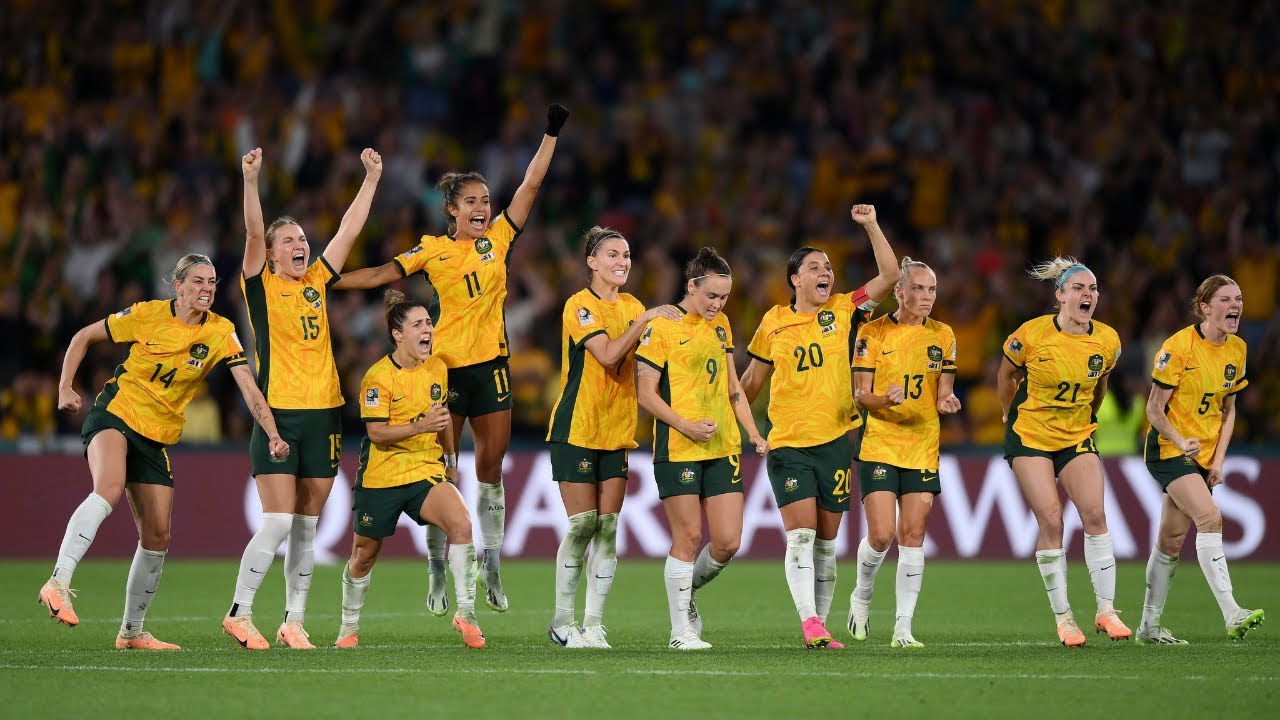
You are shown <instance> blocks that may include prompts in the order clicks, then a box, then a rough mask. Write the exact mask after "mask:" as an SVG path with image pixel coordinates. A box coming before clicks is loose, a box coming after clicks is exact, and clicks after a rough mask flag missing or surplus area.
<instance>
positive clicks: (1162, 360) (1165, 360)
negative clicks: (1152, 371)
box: [1156, 352, 1173, 370]
mask: <svg viewBox="0 0 1280 720" xmlns="http://www.w3.org/2000/svg"><path fill="white" fill-rule="evenodd" d="M1171 359H1173V355H1171V354H1170V353H1167V352H1162V353H1160V357H1158V358H1156V369H1157V370H1164V369H1165V368H1167V367H1169V360H1171Z"/></svg>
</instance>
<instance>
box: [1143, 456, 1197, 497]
mask: <svg viewBox="0 0 1280 720" xmlns="http://www.w3.org/2000/svg"><path fill="white" fill-rule="evenodd" d="M1147 472H1149V473H1151V477H1153V478H1155V479H1156V482H1158V483H1160V487H1162V488H1164V491H1165V492H1169V483H1171V482H1173V481H1174V480H1177V479H1178V478H1180V477H1182V476H1184V475H1199V476H1200V477H1202V478H1204V480H1205V481H1206V482H1207V481H1208V480H1209V471H1208V470H1205V469H1204V468H1202V467H1200V466H1199V465H1197V464H1196V461H1195V460H1192V459H1191V458H1189V457H1184V456H1179V457H1172V458H1169V459H1168V460H1156V461H1154V462H1153V461H1150V460H1148V461H1147Z"/></svg>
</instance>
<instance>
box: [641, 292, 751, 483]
mask: <svg viewBox="0 0 1280 720" xmlns="http://www.w3.org/2000/svg"><path fill="white" fill-rule="evenodd" d="M677 307H679V306H677ZM682 310H683V309H682ZM732 352H733V331H732V329H731V328H730V327H729V318H727V317H725V315H724V313H720V314H718V315H716V317H715V319H714V320H706V319H704V318H703V317H702V316H700V315H694V314H691V313H685V315H684V316H683V317H681V318H680V320H679V321H678V322H676V321H672V320H668V319H666V318H655V319H654V320H653V321H652V322H650V323H649V327H648V328H646V329H645V331H644V335H642V336H641V338H640V347H639V348H638V349H637V350H636V360H637V361H639V362H642V363H644V364H646V365H649V366H650V367H652V368H654V369H656V370H657V371H658V372H659V373H661V377H660V378H659V379H658V395H659V396H660V397H661V398H662V399H663V400H664V401H666V403H667V404H668V405H670V406H671V409H672V410H674V411H675V412H676V414H677V415H679V416H680V417H682V418H684V419H685V420H688V421H690V422H696V421H698V420H704V419H705V420H711V421H712V422H714V423H715V424H716V426H717V428H718V430H717V431H716V434H715V436H713V437H712V438H711V439H710V440H708V441H707V442H705V443H696V442H694V441H692V440H690V439H689V438H687V437H685V436H684V435H681V434H680V432H679V431H677V430H674V429H673V428H672V427H671V426H670V425H667V424H666V423H664V422H662V421H661V420H658V419H657V418H654V421H653V460H654V462H667V461H673V462H675V461H690V460H713V459H716V458H722V457H729V456H734V455H739V454H741V451H742V434H741V433H740V432H739V430H738V420H737V418H735V417H734V415H733V407H732V406H731V405H730V404H729V377H728V375H727V373H728V367H727V363H726V359H727V357H728V356H729V354H730V353H732Z"/></svg>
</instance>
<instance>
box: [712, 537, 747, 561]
mask: <svg viewBox="0 0 1280 720" xmlns="http://www.w3.org/2000/svg"><path fill="white" fill-rule="evenodd" d="M741 545H742V538H740V537H735V538H717V539H713V540H712V542H711V555H712V557H714V558H715V559H716V561H717V562H729V560H731V559H732V558H733V556H734V555H737V554H738V548H739V547H740V546H741Z"/></svg>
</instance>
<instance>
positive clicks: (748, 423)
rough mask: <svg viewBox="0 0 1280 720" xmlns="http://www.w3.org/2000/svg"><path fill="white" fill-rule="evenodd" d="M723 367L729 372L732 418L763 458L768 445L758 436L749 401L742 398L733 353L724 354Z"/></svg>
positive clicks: (767, 452)
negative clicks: (744, 431) (736, 421)
mask: <svg viewBox="0 0 1280 720" xmlns="http://www.w3.org/2000/svg"><path fill="white" fill-rule="evenodd" d="M724 362H725V365H726V366H728V370H729V406H730V407H732V408H733V416H734V417H735V418H737V419H738V424H739V425H741V426H742V429H744V430H746V431H747V441H748V442H750V443H751V444H752V445H754V446H755V448H756V454H757V455H759V456H760V457H764V456H765V455H768V454H769V443H768V442H767V441H766V440H765V439H764V437H763V436H761V435H760V429H759V428H757V427H756V417H755V415H752V414H751V401H750V400H748V399H747V398H745V397H743V392H742V383H740V382H738V369H737V368H736V367H734V366H733V353H725V356H724Z"/></svg>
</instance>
